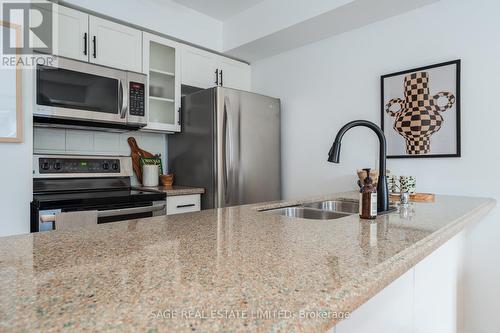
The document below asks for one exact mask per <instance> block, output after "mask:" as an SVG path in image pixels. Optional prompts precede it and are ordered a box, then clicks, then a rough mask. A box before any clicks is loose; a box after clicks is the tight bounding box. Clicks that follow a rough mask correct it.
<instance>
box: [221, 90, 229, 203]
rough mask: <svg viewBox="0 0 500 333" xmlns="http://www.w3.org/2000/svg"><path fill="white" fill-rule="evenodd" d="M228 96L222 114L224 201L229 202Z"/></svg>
mask: <svg viewBox="0 0 500 333" xmlns="http://www.w3.org/2000/svg"><path fill="white" fill-rule="evenodd" d="M227 103H228V100H227V97H226V98H224V113H223V115H222V157H223V159H224V161H223V163H222V179H223V181H224V198H223V203H224V204H227V198H228V193H227V183H228V182H229V179H228V168H229V167H228V163H229V154H228V149H227V141H228V140H227V137H228V126H227Z"/></svg>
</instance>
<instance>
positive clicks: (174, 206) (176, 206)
mask: <svg viewBox="0 0 500 333" xmlns="http://www.w3.org/2000/svg"><path fill="white" fill-rule="evenodd" d="M199 210H200V195H199V194H191V195H178V196H175V197H167V215H174V214H181V213H189V212H197V211H199Z"/></svg>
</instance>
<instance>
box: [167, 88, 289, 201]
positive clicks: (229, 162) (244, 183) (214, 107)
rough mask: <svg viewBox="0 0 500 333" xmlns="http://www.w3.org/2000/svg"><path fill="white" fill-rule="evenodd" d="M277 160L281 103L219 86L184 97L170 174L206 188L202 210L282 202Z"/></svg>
mask: <svg viewBox="0 0 500 333" xmlns="http://www.w3.org/2000/svg"><path fill="white" fill-rule="evenodd" d="M280 157H281V148H280V100H279V99H276V98H272V97H268V96H262V95H258V94H254V93H250V92H245V91H240V90H234V89H229V88H222V87H216V88H211V89H206V90H202V91H199V92H195V93H193V94H190V95H187V96H184V97H183V98H182V110H181V133H179V134H174V135H170V136H169V137H168V162H169V172H173V173H174V174H175V184H177V185H186V186H199V187H203V188H205V190H206V192H205V194H204V195H202V202H201V204H202V209H208V208H215V207H228V206H235V205H243V204H250V203H256V202H264V201H272V200H279V199H281V163H280Z"/></svg>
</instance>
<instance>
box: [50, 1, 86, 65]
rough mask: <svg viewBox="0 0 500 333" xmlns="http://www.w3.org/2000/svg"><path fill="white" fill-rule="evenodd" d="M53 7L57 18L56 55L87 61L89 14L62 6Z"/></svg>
mask: <svg viewBox="0 0 500 333" xmlns="http://www.w3.org/2000/svg"><path fill="white" fill-rule="evenodd" d="M54 8H55V11H56V13H57V18H58V34H57V36H58V45H57V55H60V56H63V57H67V58H72V59H76V60H81V61H88V54H89V48H88V46H89V43H88V40H89V35H88V28H89V16H88V15H87V14H85V13H82V12H79V11H77V10H74V9H71V8H67V7H63V6H55V7H54Z"/></svg>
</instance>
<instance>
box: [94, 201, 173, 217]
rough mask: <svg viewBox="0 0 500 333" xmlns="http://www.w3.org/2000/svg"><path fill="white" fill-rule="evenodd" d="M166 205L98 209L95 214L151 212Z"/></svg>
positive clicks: (100, 215)
mask: <svg viewBox="0 0 500 333" xmlns="http://www.w3.org/2000/svg"><path fill="white" fill-rule="evenodd" d="M166 206H167V205H166V204H163V205H157V206H146V207H132V208H120V209H111V210H100V211H98V212H97V216H98V217H108V216H119V215H130V214H140V213H152V212H157V211H159V210H164V209H165V207H166Z"/></svg>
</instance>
